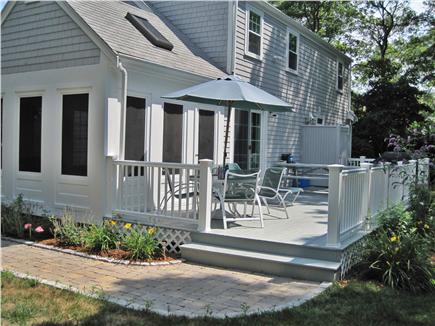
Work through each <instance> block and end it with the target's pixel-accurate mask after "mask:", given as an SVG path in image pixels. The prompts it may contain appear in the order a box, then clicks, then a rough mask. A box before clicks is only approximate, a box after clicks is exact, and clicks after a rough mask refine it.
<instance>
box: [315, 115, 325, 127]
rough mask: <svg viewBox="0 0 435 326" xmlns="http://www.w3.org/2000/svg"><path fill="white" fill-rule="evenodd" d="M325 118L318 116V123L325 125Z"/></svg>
mask: <svg viewBox="0 0 435 326" xmlns="http://www.w3.org/2000/svg"><path fill="white" fill-rule="evenodd" d="M324 124H325V119H324V118H323V117H317V118H316V125H324Z"/></svg>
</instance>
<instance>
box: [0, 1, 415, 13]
mask: <svg viewBox="0 0 435 326" xmlns="http://www.w3.org/2000/svg"><path fill="white" fill-rule="evenodd" d="M6 2H7V0H0V10H1V9H3V7H4V5H5V4H6ZM411 7H412V9H414V10H415V11H416V12H417V13H420V12H422V11H423V0H411Z"/></svg>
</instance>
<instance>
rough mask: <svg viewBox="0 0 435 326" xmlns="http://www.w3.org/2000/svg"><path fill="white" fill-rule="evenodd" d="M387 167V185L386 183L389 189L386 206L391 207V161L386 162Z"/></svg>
mask: <svg viewBox="0 0 435 326" xmlns="http://www.w3.org/2000/svg"><path fill="white" fill-rule="evenodd" d="M384 167H385V181H386V183H387V184H386V185H385V189H386V191H387V193H386V195H385V198H386V199H387V204H386V207H387V208H389V207H390V175H391V163H390V162H386V163H385V164H384Z"/></svg>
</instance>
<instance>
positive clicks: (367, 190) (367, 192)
mask: <svg viewBox="0 0 435 326" xmlns="http://www.w3.org/2000/svg"><path fill="white" fill-rule="evenodd" d="M372 165H373V164H372V163H361V168H362V169H366V173H365V180H364V201H363V205H364V206H363V208H364V212H363V214H364V216H365V217H366V218H367V221H368V223H367V224H368V226H370V225H371V222H370V221H369V220H368V218H369V217H370V216H369V214H370V215H371V214H373V212H371V211H370V207H372V203H371V201H372V189H371V188H372V187H371V182H372V181H371V180H372V175H371V174H372V173H371V168H372Z"/></svg>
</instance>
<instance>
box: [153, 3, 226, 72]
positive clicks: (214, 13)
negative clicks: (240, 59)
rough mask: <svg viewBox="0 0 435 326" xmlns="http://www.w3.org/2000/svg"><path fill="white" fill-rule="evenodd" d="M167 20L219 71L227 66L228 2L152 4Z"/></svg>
mask: <svg viewBox="0 0 435 326" xmlns="http://www.w3.org/2000/svg"><path fill="white" fill-rule="evenodd" d="M149 3H150V5H151V7H153V8H154V9H155V10H156V12H158V13H159V14H160V15H162V16H163V17H165V18H166V19H168V20H169V21H170V22H171V23H172V24H173V25H174V26H176V27H177V29H178V30H180V31H181V32H182V33H184V34H185V35H187V36H188V37H189V39H190V40H191V41H192V42H193V43H194V44H195V45H196V46H197V47H199V48H200V49H201V50H202V51H203V52H204V53H205V54H206V56H207V59H208V60H210V62H212V63H213V64H215V65H216V66H217V67H219V68H220V69H222V70H226V68H227V67H226V65H227V39H228V3H227V2H225V1H152V2H149Z"/></svg>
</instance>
